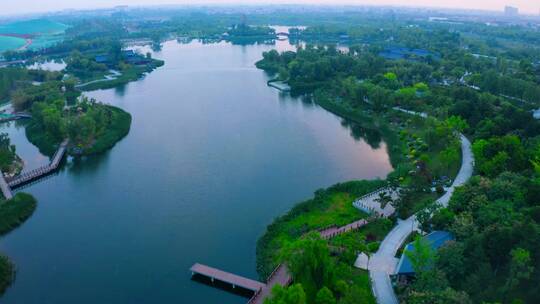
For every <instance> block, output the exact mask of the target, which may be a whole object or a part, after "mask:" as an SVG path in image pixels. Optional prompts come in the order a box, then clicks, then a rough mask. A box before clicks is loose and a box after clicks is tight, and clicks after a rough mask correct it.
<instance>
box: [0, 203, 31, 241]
mask: <svg viewBox="0 0 540 304" xmlns="http://www.w3.org/2000/svg"><path fill="white" fill-rule="evenodd" d="M35 209H36V200H35V199H34V198H33V197H32V196H31V195H30V194H26V193H17V194H16V195H15V196H14V197H13V198H12V199H10V200H8V201H3V202H2V203H0V235H3V234H6V233H8V232H10V231H11V230H13V229H14V228H16V227H18V226H19V225H20V224H22V223H23V222H24V221H25V220H26V219H27V218H29V217H30V216H31V215H32V213H33V212H34V210H35Z"/></svg>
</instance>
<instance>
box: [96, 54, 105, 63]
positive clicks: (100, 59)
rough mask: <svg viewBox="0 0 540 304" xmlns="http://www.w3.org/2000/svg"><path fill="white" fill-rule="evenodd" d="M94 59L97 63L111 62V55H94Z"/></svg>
mask: <svg viewBox="0 0 540 304" xmlns="http://www.w3.org/2000/svg"><path fill="white" fill-rule="evenodd" d="M94 60H95V61H96V62H97V63H105V64H107V63H109V56H107V55H97V56H96V57H94Z"/></svg>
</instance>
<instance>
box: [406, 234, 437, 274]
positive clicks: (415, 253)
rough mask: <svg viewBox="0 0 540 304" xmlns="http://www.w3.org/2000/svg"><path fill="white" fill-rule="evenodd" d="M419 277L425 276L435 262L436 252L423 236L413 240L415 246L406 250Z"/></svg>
mask: <svg viewBox="0 0 540 304" xmlns="http://www.w3.org/2000/svg"><path fill="white" fill-rule="evenodd" d="M405 255H406V256H407V257H408V258H409V260H410V261H411V264H412V267H413V269H414V271H415V273H416V276H417V277H418V278H420V277H422V276H424V275H425V274H426V273H427V272H428V271H429V270H430V269H433V267H434V264H435V253H434V251H433V249H432V248H431V246H430V244H429V243H428V242H427V241H425V240H424V239H423V238H422V237H421V236H417V237H416V239H415V240H414V242H413V248H412V249H411V250H407V251H405Z"/></svg>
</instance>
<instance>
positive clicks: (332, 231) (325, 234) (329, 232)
mask: <svg viewBox="0 0 540 304" xmlns="http://www.w3.org/2000/svg"><path fill="white" fill-rule="evenodd" d="M367 223H368V221H367V220H365V219H361V220H358V221H356V222H352V223H350V224H348V225H345V226H342V227H336V226H332V227H328V228H326V229H323V230H321V231H319V233H320V235H321V238H323V239H325V240H328V239H331V238H333V237H335V236H338V235H340V234H343V233H346V232H349V231H354V230H358V229H360V228H361V227H362V226H364V225H366V224H367Z"/></svg>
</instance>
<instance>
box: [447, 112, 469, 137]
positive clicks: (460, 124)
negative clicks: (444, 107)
mask: <svg viewBox="0 0 540 304" xmlns="http://www.w3.org/2000/svg"><path fill="white" fill-rule="evenodd" d="M446 123H447V124H448V125H449V126H450V127H451V128H452V129H454V130H455V131H457V132H460V133H463V132H465V131H466V130H467V129H468V128H469V124H468V123H467V121H466V120H465V119H463V118H461V117H460V116H456V115H452V116H450V117H448V118H447V119H446Z"/></svg>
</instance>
